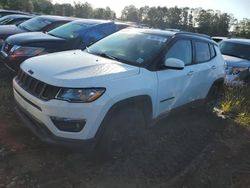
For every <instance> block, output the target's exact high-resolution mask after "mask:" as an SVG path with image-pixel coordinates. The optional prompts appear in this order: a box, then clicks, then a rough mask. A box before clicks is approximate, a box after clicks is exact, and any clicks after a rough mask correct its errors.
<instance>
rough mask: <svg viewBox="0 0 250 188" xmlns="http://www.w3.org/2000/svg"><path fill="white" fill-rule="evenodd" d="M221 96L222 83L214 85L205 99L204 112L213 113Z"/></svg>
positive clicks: (222, 93)
mask: <svg viewBox="0 0 250 188" xmlns="http://www.w3.org/2000/svg"><path fill="white" fill-rule="evenodd" d="M223 95H224V92H223V83H214V84H213V85H212V87H211V88H210V90H209V92H208V94H207V97H206V101H205V103H206V104H205V105H206V110H207V111H209V112H211V111H213V109H214V107H216V105H218V104H219V102H220V99H221V98H222V97H223Z"/></svg>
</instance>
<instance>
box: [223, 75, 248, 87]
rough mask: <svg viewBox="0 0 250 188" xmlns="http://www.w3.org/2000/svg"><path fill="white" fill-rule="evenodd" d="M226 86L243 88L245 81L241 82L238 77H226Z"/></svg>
mask: <svg viewBox="0 0 250 188" xmlns="http://www.w3.org/2000/svg"><path fill="white" fill-rule="evenodd" d="M225 84H226V85H230V86H243V85H244V81H243V80H241V79H240V78H239V77H238V76H237V75H226V78H225Z"/></svg>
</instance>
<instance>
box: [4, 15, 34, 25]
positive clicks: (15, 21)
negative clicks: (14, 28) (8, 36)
mask: <svg viewBox="0 0 250 188" xmlns="http://www.w3.org/2000/svg"><path fill="white" fill-rule="evenodd" d="M33 17H34V15H22V14H11V15H8V16H4V17H1V18H0V25H19V24H21V23H23V22H25V21H27V20H29V19H31V18H33Z"/></svg>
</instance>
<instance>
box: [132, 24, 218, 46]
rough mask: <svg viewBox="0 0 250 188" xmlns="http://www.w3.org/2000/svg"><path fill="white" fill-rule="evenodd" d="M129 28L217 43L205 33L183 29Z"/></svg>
mask: <svg viewBox="0 0 250 188" xmlns="http://www.w3.org/2000/svg"><path fill="white" fill-rule="evenodd" d="M129 29H130V30H135V31H138V32H142V33H148V34H154V35H161V36H166V37H172V36H186V37H192V38H196V39H201V40H205V41H207V42H211V43H214V44H216V45H217V43H216V42H214V41H213V40H212V38H211V37H210V36H208V35H205V34H199V33H192V32H185V31H179V30H173V29H171V30H161V29H143V28H129Z"/></svg>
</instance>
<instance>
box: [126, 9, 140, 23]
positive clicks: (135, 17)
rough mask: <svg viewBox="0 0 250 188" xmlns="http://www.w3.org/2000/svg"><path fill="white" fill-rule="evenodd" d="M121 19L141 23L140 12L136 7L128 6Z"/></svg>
mask: <svg viewBox="0 0 250 188" xmlns="http://www.w3.org/2000/svg"><path fill="white" fill-rule="evenodd" d="M121 19H122V20H126V21H132V22H139V21H140V19H139V10H138V9H137V8H136V7H135V6H134V5H129V6H126V7H125V8H124V9H123V10H122V15H121Z"/></svg>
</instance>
